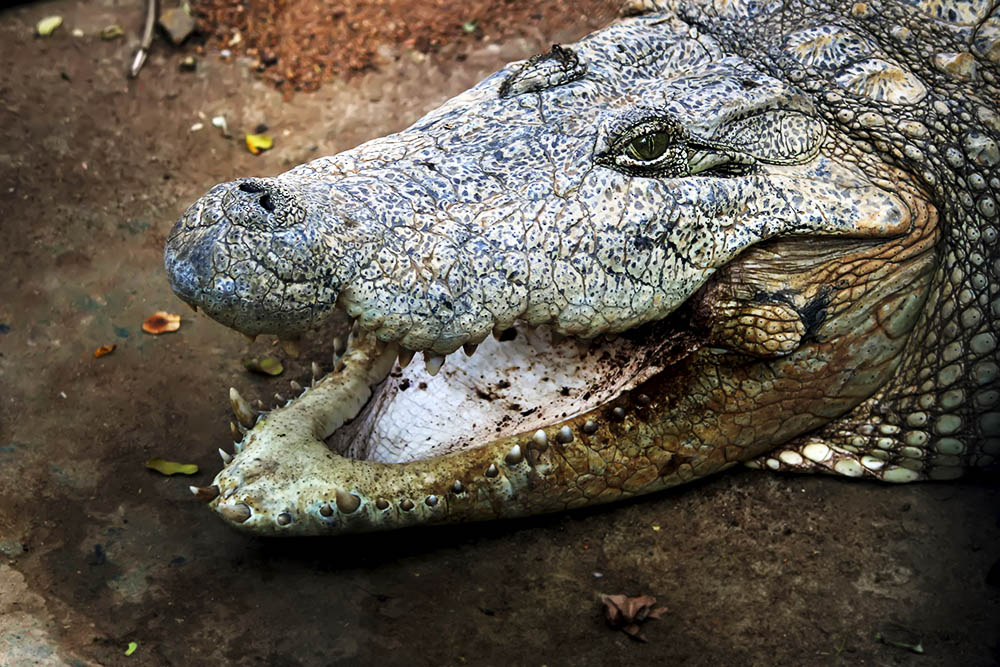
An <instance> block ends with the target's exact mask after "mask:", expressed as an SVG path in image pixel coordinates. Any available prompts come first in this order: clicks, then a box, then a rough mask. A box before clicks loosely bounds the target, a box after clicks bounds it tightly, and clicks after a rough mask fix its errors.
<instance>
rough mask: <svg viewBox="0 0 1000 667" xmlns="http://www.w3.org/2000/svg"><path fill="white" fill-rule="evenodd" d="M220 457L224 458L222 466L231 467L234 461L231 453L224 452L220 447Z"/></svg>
mask: <svg viewBox="0 0 1000 667" xmlns="http://www.w3.org/2000/svg"><path fill="white" fill-rule="evenodd" d="M219 456H221V457H222V465H229V464H230V463H231V462H232V460H233V457H232V456H230V455H229V452H227V451H226V450H224V449H223V448H222V447H219Z"/></svg>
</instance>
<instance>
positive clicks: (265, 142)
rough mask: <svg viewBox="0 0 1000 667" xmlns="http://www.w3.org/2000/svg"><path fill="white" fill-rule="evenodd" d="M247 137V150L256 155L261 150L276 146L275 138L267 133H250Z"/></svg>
mask: <svg viewBox="0 0 1000 667" xmlns="http://www.w3.org/2000/svg"><path fill="white" fill-rule="evenodd" d="M246 139H247V150H248V151H250V152H251V153H253V154H254V155H257V154H259V153H260V152H261V151H267V150H270V149H271V148H272V147H273V146H274V139H272V138H271V137H269V136H267V135H266V134H248V135H246Z"/></svg>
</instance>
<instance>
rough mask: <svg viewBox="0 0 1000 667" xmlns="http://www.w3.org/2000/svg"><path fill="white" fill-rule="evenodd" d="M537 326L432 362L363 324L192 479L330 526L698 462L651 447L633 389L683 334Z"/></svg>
mask: <svg viewBox="0 0 1000 667" xmlns="http://www.w3.org/2000/svg"><path fill="white" fill-rule="evenodd" d="M547 339H548V336H547V335H546V334H544V333H542V332H539V331H529V330H527V329H522V330H519V331H518V332H517V335H516V336H515V337H514V340H513V341H506V342H495V341H492V340H491V341H489V342H488V343H484V345H483V346H481V348H480V350H479V351H478V352H477V353H476V355H474V356H473V357H472V358H468V359H466V358H462V357H460V356H459V355H453V357H455V358H452V357H449V359H448V363H446V365H445V367H444V369H442V370H441V371H440V372H439V373H437V374H436V375H431V374H430V373H429V372H428V371H427V370H425V369H424V368H422V367H419V364H414V365H413V366H411V367H409V368H406V369H401V368H399V367H398V365H396V364H395V357H396V354H397V352H398V349H397V348H396V346H395V345H385V344H382V343H379V342H377V341H375V340H374V339H373V338H372V337H367V336H363V337H360V338H359V339H358V340H356V341H355V342H354V344H353V345H352V346H350V347H349V348H348V350H347V352H346V354H345V355H344V357H343V359H342V362H343V363H342V367H341V368H340V369H339V370H338V371H335V372H334V373H331V374H330V375H328V376H326V377H324V378H323V379H322V380H320V381H319V382H317V383H316V384H315V385H314V386H313V387H312V388H310V389H307V390H306V391H304V392H303V395H302V396H300V397H299V398H297V399H295V400H293V401H291V402H289V404H288V405H286V406H285V407H282V408H278V409H276V410H274V411H272V412H270V413H268V414H266V415H262V416H261V417H260V419H259V420H258V421H257V422H256V424H254V425H253V426H252V428H250V429H249V431H248V432H247V433H246V435H245V436H244V437H243V439H242V441H241V442H240V443H239V444H238V445H237V454H236V456H235V458H233V459H232V460H231V462H229V463H228V464H227V465H226V467H225V468H224V469H223V471H222V472H220V473H219V474H218V475H217V476H216V478H215V480H214V483H213V485H212V486H211V487H208V488H207V489H203V490H201V493H202V495H205V496H209V497H211V505H212V507H213V508H214V509H215V510H216V511H217V512H218V513H219V514H220V515H221V516H222V517H223V518H225V519H226V520H227V521H229V522H230V523H232V524H233V525H235V526H237V527H239V528H241V529H244V530H247V531H250V532H256V533H263V534H330V533H338V532H353V531H362V530H379V529H387V528H396V527H402V526H406V525H412V524H419V523H439V522H456V521H471V520H482V519H492V518H502V517H512V516H522V515H526V514H536V513H542V512H550V511H559V510H564V509H568V508H572V507H576V506H582V505H588V504H598V503H603V502H609V501H612V500H616V499H618V498H621V497H623V496H629V495H635V494H638V493H645V492H649V491H653V490H656V489H658V488H663V487H665V486H670V485H672V484H676V483H681V482H684V481H687V480H688V479H690V478H691V477H692V476H693V475H692V474H685V469H684V465H683V464H684V463H685V461H682V460H681V457H676V456H673V455H672V454H671V453H670V452H668V451H666V450H664V449H662V448H660V447H652V446H648V445H649V444H650V443H651V442H652V440H651V438H653V439H655V434H652V433H650V432H648V431H649V429H648V428H647V427H648V423H647V422H648V421H649V418H650V416H651V415H655V413H656V411H657V410H658V409H659V408H660V407H661V406H660V405H658V403H659V401H660V399H659V398H658V397H656V396H650V395H648V394H646V393H643V387H644V383H645V384H650V383H652V384H660V383H658V382H656V381H655V380H656V377H657V375H658V374H660V373H662V371H663V370H664V369H666V368H668V367H671V366H675V365H677V364H678V363H681V362H682V361H683V360H684V359H685V358H686V357H688V356H689V355H690V354H691V353H692V352H693V351H694V350H695V349H696V347H697V345H696V344H694V343H693V342H692V340H693V336H692V335H690V334H689V333H687V332H685V331H677V330H674V329H672V328H671V327H670V326H669V325H668V324H665V323H659V324H657V325H654V326H651V327H648V328H647V329H646V330H641V331H637V332H636V333H634V334H632V335H630V336H624V337H622V338H619V339H618V340H616V341H612V342H608V341H604V342H602V343H600V344H599V345H598V344H593V343H588V342H584V341H572V340H568V341H563V342H562V343H560V344H552V343H549V342H548V340H547ZM650 341H655V343H651V342H650ZM240 400H242V399H240ZM234 401H235V399H234ZM234 409H236V410H237V414H239V412H240V410H241V409H243V410H244V411H245V410H246V406H245V402H243V405H242V406H240V405H237V404H236V403H235V402H234ZM243 417H244V418H243V421H244V423H246V424H248V425H249V422H250V421H252V419H253V417H252V416H251V417H249V418H247V415H244V416H243ZM688 468H690V466H688Z"/></svg>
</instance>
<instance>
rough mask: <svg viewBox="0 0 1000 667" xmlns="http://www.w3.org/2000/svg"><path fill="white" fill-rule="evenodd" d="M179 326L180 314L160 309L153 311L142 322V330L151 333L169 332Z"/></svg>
mask: <svg viewBox="0 0 1000 667" xmlns="http://www.w3.org/2000/svg"><path fill="white" fill-rule="evenodd" d="M180 328H181V316H180V315H178V314H177V313H166V312H164V311H162V310H161V311H158V312H155V313H153V314H152V315H150V316H149V317H147V318H146V321H145V322H143V323H142V330H143V331H145V332H146V333H150V334H153V335H158V334H162V333H170V332H171V331H177V330H178V329H180Z"/></svg>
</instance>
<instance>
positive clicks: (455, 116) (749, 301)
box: [166, 0, 1000, 534]
mask: <svg viewBox="0 0 1000 667" xmlns="http://www.w3.org/2000/svg"><path fill="white" fill-rule="evenodd" d="M626 13H627V14H630V15H629V16H628V17H627V18H623V19H622V20H620V21H619V22H617V23H615V24H614V25H612V26H610V27H608V28H606V29H605V30H603V31H600V32H597V33H595V34H593V35H591V36H589V37H587V38H585V39H584V40H582V41H581V42H579V43H577V44H573V45H568V46H557V47H553V49H552V50H551V51H550V52H549V53H546V54H541V55H539V56H536V57H534V58H532V59H530V60H528V61H525V62H521V63H514V64H512V65H511V66H509V67H508V68H506V69H505V70H503V71H501V72H498V73H497V74H495V75H493V76H491V77H489V78H488V79H486V80H485V81H483V82H482V83H480V84H479V85H477V86H476V87H474V88H472V89H471V90H469V91H467V92H466V93H464V94H462V95H460V96H458V97H456V98H454V99H452V100H451V101H449V102H447V103H446V104H445V105H444V106H442V107H441V108H440V109H438V110H436V111H434V112H432V113H430V114H428V115H427V116H426V117H424V118H423V119H421V120H420V121H418V122H417V123H416V124H415V125H413V126H412V127H410V128H409V129H407V130H404V131H403V132H400V133H398V134H395V135H392V136H389V137H385V138H382V139H377V140H374V141H371V142H368V143H366V144H363V145H361V146H359V147H357V148H355V149H353V150H350V151H347V152H345V153H341V154H339V155H335V156H332V157H326V158H322V159H319V160H315V161H313V162H310V163H308V164H305V165H301V166H299V167H296V168H295V169H292V170H291V171H289V172H286V173H284V174H281V175H279V176H277V177H275V178H249V179H241V180H238V181H235V182H232V183H226V184H222V185H219V186H216V187H215V188H213V189H212V190H211V191H209V192H208V194H206V195H205V196H204V197H203V198H202V199H200V200H199V201H198V202H196V203H195V204H194V205H192V206H191V208H190V209H189V210H188V211H187V212H186V213H185V214H184V215H183V217H182V218H181V219H180V220H179V221H178V223H177V225H176V226H175V228H174V230H173V231H172V233H171V235H170V238H169V240H168V243H167V250H166V267H167V271H168V273H169V275H170V280H171V284H172V286H173V287H174V289H175V291H176V292H177V293H178V294H179V295H180V296H181V297H182V298H183V299H184V300H186V301H188V302H189V303H191V304H193V305H197V306H199V307H201V308H203V309H204V311H205V312H206V313H207V314H209V315H210V316H212V317H213V318H215V319H217V320H218V321H220V322H222V323H223V324H225V325H227V326H230V327H232V328H234V329H237V330H239V331H241V332H243V333H246V334H249V335H256V334H259V333H273V334H278V335H281V336H294V335H297V334H299V333H301V332H303V331H307V330H310V329H313V328H316V327H317V326H319V325H320V324H321V323H322V322H323V321H324V320H325V319H326V318H327V317H328V316H329V315H330V314H331V313H333V312H334V311H335V310H337V309H340V310H343V311H346V312H347V314H348V315H349V316H350V317H351V318H352V319H354V320H356V331H355V332H354V333H353V334H352V336H351V339H350V341H349V343H348V344H347V346H346V347H345V346H344V345H343V343H342V342H340V341H336V342H335V344H334V348H335V353H336V354H335V368H334V371H333V372H331V373H329V374H327V375H326V376H324V377H322V378H319V377H318V376H319V375H320V371H319V370H318V369H317V370H314V375H315V376H317V377H315V378H314V381H313V383H312V385H311V386H310V387H308V388H305V389H303V388H302V387H301V386H296V387H293V391H294V393H295V394H296V396H294V397H293V398H292V400H291V401H289V402H288V403H287V405H279V406H278V407H276V409H274V410H272V411H270V412H268V413H261V414H258V411H257V410H256V409H254V408H252V407H251V406H250V405H249V403H247V401H245V400H244V399H243V398H242V397H241V396H240V395H239V393H238V392H237V391H235V390H233V391H232V393H231V397H230V398H231V403H232V405H233V410H234V413H235V414H236V418H237V421H238V425H237V424H233V431H234V434H235V435H237V436H238V437H239V442H238V443H237V446H236V454H235V456H233V457H230V455H229V454H228V453H225V452H223V463H224V464H225V468H224V469H223V471H222V472H220V473H219V475H218V476H217V477H216V479H215V481H214V483H213V485H212V486H210V487H207V488H205V489H193V491H195V492H196V494H197V495H198V496H199V497H200V498H202V499H203V500H206V501H208V502H209V503H210V506H211V507H213V508H214V509H215V510H216V511H217V512H218V513H219V514H220V515H221V516H222V517H223V518H225V519H226V520H228V521H229V522H231V523H233V524H234V525H237V526H239V527H241V528H243V529H246V530H250V531H254V532H260V533H269V534H311V533H321V534H327V533H331V532H338V531H352V530H373V529H385V528H393V527H398V526H405V525H412V524H417V523H432V522H444V521H466V520H481V519H488V518H499V517H511V516H520V515H525V514H532V513H538V512H551V511H559V510H563V509H567V508H573V507H578V506H582V505H588V504H596V503H602V502H608V501H612V500H616V499H619V498H624V497H629V496H633V495H637V494H642V493H648V492H651V491H655V490H657V489H662V488H664V487H667V486H672V485H676V484H681V483H683V482H686V481H689V480H691V479H694V478H697V477H701V476H704V475H707V474H710V473H713V472H716V471H720V470H723V469H725V468H728V467H730V466H732V465H735V464H737V463H747V464H749V465H753V466H757V467H763V468H770V469H775V470H792V471H821V472H828V473H834V474H840V475H844V476H850V477H870V478H875V479H880V480H884V481H890V482H906V481H912V480H918V479H948V478H952V477H955V476H958V475H959V474H961V472H962V471H963V469H965V468H967V467H970V466H988V465H993V464H994V462H995V458H996V457H997V456H998V455H1000V379H998V375H1000V367H998V354H997V336H998V335H1000V334H998V331H997V325H996V322H997V319H998V317H1000V252H998V240H997V236H998V231H997V230H998V213H997V206H998V202H997V199H998V196H1000V168H998V163H1000V149H998V137H1000V116H998V114H997V109H998V106H1000V89H998V85H997V84H998V81H997V77H998V76H1000V73H998V64H1000V11H998V10H996V9H993V5H992V4H991V3H990V2H987V1H986V0H962V1H959V2H939V1H934V0H902V1H899V2H895V3H893V2H883V3H879V4H878V6H877V8H876V6H875V5H872V4H869V3H864V2H857V3H837V2H831V3H824V2H819V1H818V0H817V1H812V0H788V1H786V2H768V1H767V0H764V1H760V0H730V1H722V2H720V1H718V0H715V1H714V2H713V1H709V0H702V1H698V2H692V3H687V4H680V5H679V6H675V5H674V3H662V4H661V3H658V2H650V1H649V0H646V1H644V2H633V3H631V4H630V6H629V8H628V9H627V10H626ZM491 333H493V334H494V336H493V337H490V334H491ZM460 347H461V348H463V349H464V351H465V355H451V353H453V352H455V351H456V350H457V349H458V348H460ZM415 352H422V353H423V356H424V361H425V365H424V366H423V367H421V366H420V365H419V364H412V365H410V361H411V359H412V358H413V356H414V353H415ZM447 355H451V356H447ZM280 403H285V401H284V400H283V399H282V400H281V401H280Z"/></svg>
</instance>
